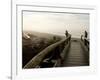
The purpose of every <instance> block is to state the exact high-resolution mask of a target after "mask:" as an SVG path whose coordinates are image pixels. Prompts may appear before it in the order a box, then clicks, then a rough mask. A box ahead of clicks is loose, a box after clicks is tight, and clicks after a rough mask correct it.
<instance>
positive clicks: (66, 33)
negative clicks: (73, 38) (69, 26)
mask: <svg viewBox="0 0 100 80" xmlns="http://www.w3.org/2000/svg"><path fill="white" fill-rule="evenodd" d="M65 35H66V38H67V37H68V31H67V30H66V32H65Z"/></svg>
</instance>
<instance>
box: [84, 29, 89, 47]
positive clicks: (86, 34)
mask: <svg viewBox="0 0 100 80" xmlns="http://www.w3.org/2000/svg"><path fill="white" fill-rule="evenodd" d="M87 36H88V33H87V31H85V36H84V37H85V39H84V42H85V45H87V40H86V39H87Z"/></svg>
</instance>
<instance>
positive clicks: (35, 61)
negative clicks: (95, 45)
mask: <svg viewBox="0 0 100 80" xmlns="http://www.w3.org/2000/svg"><path fill="white" fill-rule="evenodd" d="M70 37H71V35H69V36H68V38H67V39H63V40H61V41H59V42H56V43H54V44H52V45H50V46H48V47H47V48H45V49H44V50H43V51H41V52H40V53H38V54H37V55H36V56H35V57H33V58H32V59H31V60H30V61H29V62H28V63H27V64H26V65H25V66H24V68H35V67H36V66H37V65H39V64H40V63H41V62H42V61H43V59H44V58H45V56H47V55H48V54H50V52H51V51H52V50H54V49H55V48H56V47H57V46H59V45H61V44H63V43H65V42H67V43H68V42H69V40H70Z"/></svg>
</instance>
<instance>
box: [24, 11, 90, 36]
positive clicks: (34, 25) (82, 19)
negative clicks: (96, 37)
mask: <svg viewBox="0 0 100 80" xmlns="http://www.w3.org/2000/svg"><path fill="white" fill-rule="evenodd" d="M23 30H32V31H37V32H45V33H51V34H52V33H53V34H57V35H65V34H64V33H65V30H68V32H69V33H70V34H71V35H72V36H73V37H80V36H81V34H83V33H84V31H85V30H87V31H89V14H72V13H47V12H23Z"/></svg>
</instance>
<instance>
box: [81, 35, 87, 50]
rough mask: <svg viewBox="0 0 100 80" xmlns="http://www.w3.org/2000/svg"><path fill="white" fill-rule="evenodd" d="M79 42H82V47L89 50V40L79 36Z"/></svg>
mask: <svg viewBox="0 0 100 80" xmlns="http://www.w3.org/2000/svg"><path fill="white" fill-rule="evenodd" d="M81 40H82V41H83V42H84V45H85V46H86V47H87V48H88V50H89V39H87V38H85V37H84V36H83V35H82V36H81Z"/></svg>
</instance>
